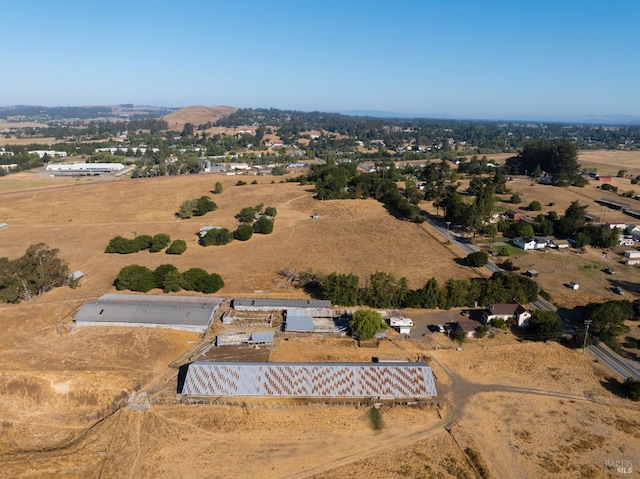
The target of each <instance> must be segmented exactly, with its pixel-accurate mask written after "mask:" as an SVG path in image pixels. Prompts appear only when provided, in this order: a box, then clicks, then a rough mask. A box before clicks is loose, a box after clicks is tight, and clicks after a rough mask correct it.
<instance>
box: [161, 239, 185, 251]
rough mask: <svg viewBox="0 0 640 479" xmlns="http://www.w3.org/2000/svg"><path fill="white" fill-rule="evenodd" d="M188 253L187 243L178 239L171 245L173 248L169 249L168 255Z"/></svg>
mask: <svg viewBox="0 0 640 479" xmlns="http://www.w3.org/2000/svg"><path fill="white" fill-rule="evenodd" d="M185 251H187V242H186V241H185V240H181V239H177V240H174V241H173V243H171V246H169V248H167V251H166V252H167V254H182V253H184V252H185Z"/></svg>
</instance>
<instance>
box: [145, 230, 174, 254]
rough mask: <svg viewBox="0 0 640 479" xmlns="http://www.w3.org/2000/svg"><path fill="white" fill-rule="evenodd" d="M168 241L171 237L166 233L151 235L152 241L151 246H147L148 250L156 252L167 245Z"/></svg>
mask: <svg viewBox="0 0 640 479" xmlns="http://www.w3.org/2000/svg"><path fill="white" fill-rule="evenodd" d="M170 242H171V238H170V237H169V235H168V234H164V233H158V234H157V235H154V237H153V241H152V244H151V248H149V252H151V253H157V252H158V251H162V250H163V249H165V248H166V247H167V246H169V243H170Z"/></svg>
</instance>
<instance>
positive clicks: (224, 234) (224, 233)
mask: <svg viewBox="0 0 640 479" xmlns="http://www.w3.org/2000/svg"><path fill="white" fill-rule="evenodd" d="M232 239H233V236H232V235H231V233H230V232H229V230H228V229H226V228H217V229H213V230H209V231H207V234H206V235H205V236H204V238H202V239H201V240H200V242H201V243H202V246H213V245H224V244H227V243H230V242H231V240H232Z"/></svg>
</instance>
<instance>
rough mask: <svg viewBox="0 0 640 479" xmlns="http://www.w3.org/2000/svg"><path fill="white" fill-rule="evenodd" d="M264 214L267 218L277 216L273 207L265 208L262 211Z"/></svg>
mask: <svg viewBox="0 0 640 479" xmlns="http://www.w3.org/2000/svg"><path fill="white" fill-rule="evenodd" d="M264 214H265V215H267V216H271V217H275V216H276V215H277V214H278V211H277V210H276V207H275V206H267V207H266V208H265V210H264Z"/></svg>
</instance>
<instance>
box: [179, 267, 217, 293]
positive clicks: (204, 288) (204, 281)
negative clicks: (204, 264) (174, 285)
mask: <svg viewBox="0 0 640 479" xmlns="http://www.w3.org/2000/svg"><path fill="white" fill-rule="evenodd" d="M182 277H183V285H184V286H183V287H184V289H186V290H188V291H198V292H200V293H206V294H210V293H215V292H216V291H218V290H219V289H221V288H222V287H223V286H224V281H223V280H222V277H221V276H220V275H219V274H217V273H213V274H209V273H207V272H206V271H205V270H204V269H202V268H190V269H188V270H187V271H185V272H184V273H183V274H182Z"/></svg>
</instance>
